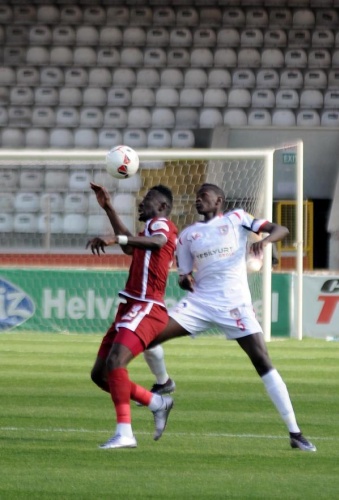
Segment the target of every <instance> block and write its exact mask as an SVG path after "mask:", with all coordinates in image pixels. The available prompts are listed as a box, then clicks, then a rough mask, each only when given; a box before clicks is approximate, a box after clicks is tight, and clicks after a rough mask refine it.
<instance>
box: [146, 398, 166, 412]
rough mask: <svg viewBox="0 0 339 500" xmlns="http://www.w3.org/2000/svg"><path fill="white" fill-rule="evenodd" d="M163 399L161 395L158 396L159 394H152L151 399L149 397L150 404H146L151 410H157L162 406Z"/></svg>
mask: <svg viewBox="0 0 339 500" xmlns="http://www.w3.org/2000/svg"><path fill="white" fill-rule="evenodd" d="M163 402H164V401H163V399H162V396H159V394H153V396H152V399H151V402H150V404H149V405H148V408H149V409H150V410H151V411H157V410H159V408H161V407H162V405H163Z"/></svg>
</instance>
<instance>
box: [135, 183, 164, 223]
mask: <svg viewBox="0 0 339 500" xmlns="http://www.w3.org/2000/svg"><path fill="white" fill-rule="evenodd" d="M164 201H165V200H164V197H163V196H162V194H161V193H159V191H156V190H155V189H150V190H149V191H148V193H147V194H146V196H145V197H144V199H143V200H142V201H141V202H140V203H139V210H138V212H139V220H140V221H142V222H145V221H147V220H149V219H152V218H153V217H157V216H159V215H160V214H162V206H163V204H164Z"/></svg>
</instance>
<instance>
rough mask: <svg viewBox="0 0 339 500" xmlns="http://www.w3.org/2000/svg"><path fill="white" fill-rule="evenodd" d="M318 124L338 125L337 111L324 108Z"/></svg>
mask: <svg viewBox="0 0 339 500" xmlns="http://www.w3.org/2000/svg"><path fill="white" fill-rule="evenodd" d="M320 124H321V126H324V127H339V111H336V110H329V109H327V110H324V111H323V112H322V114H321V118H320Z"/></svg>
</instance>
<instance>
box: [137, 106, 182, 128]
mask: <svg viewBox="0 0 339 500" xmlns="http://www.w3.org/2000/svg"><path fill="white" fill-rule="evenodd" d="M151 123H152V125H151V126H152V128H173V127H174V125H175V116H174V111H173V110H172V109H171V108H167V107H166V108H154V109H153V110H152V113H151ZM138 126H139V127H140V124H138Z"/></svg>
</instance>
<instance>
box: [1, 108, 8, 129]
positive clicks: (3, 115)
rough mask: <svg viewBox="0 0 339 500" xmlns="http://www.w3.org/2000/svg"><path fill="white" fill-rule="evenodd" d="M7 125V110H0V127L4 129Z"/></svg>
mask: <svg viewBox="0 0 339 500" xmlns="http://www.w3.org/2000/svg"><path fill="white" fill-rule="evenodd" d="M7 124H8V111H7V108H5V107H1V108H0V126H1V127H5V126H6V125H7Z"/></svg>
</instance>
